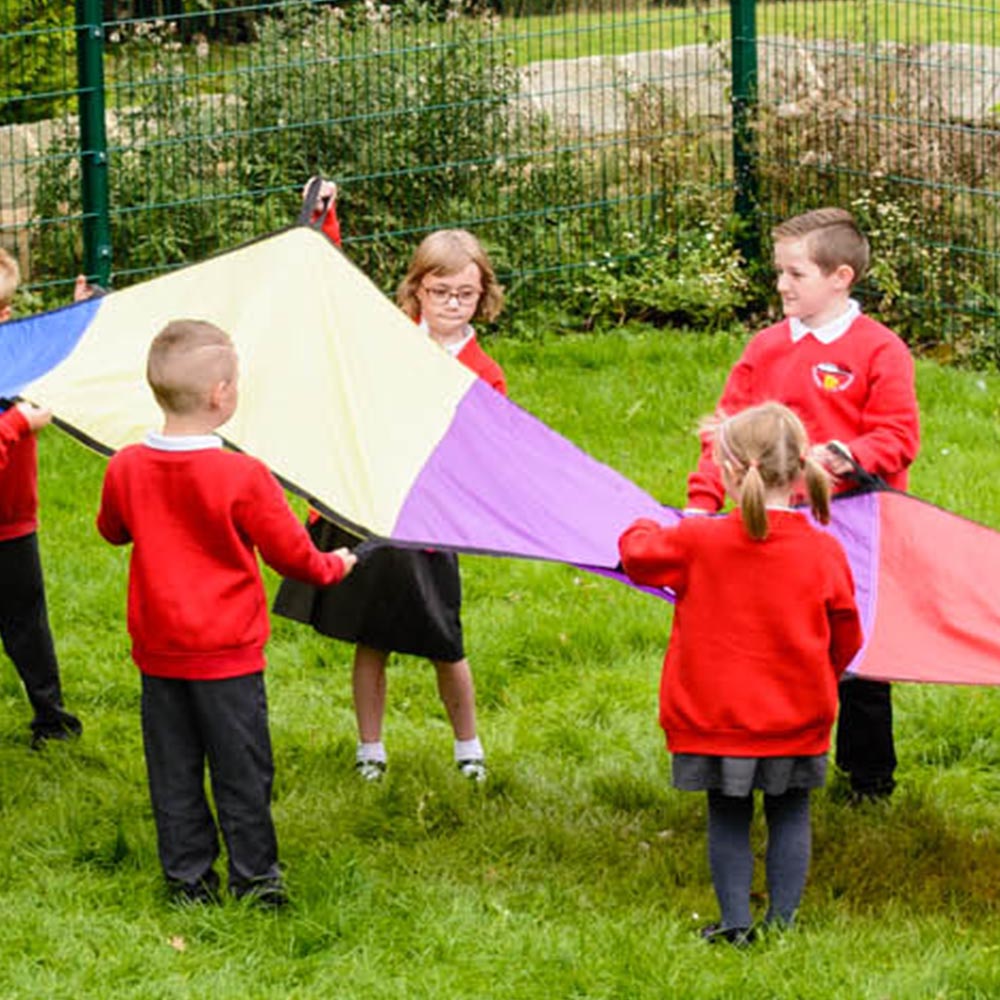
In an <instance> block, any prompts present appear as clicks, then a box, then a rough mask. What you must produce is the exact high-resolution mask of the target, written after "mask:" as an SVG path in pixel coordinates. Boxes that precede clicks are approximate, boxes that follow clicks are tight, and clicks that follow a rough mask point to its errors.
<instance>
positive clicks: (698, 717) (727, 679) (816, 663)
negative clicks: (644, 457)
mask: <svg viewBox="0 0 1000 1000" xmlns="http://www.w3.org/2000/svg"><path fill="white" fill-rule="evenodd" d="M768 522H769V525H770V531H769V534H768V537H767V538H766V539H765V540H764V541H762V542H759V541H754V540H753V539H751V538H750V536H749V535H748V534H747V532H746V529H745V528H744V527H743V522H742V520H741V515H740V512H739V511H738V510H734V511H731V512H730V513H729V514H728V515H726V516H724V517H711V518H709V517H692V518H688V519H686V520H683V521H681V522H680V523H679V524H677V525H675V526H674V527H671V528H664V527H660V526H659V525H658V524H656V523H655V522H654V521H650V520H645V519H643V520H639V521H636V522H635V524H633V525H632V526H631V527H630V528H628V530H627V531H625V533H624V534H623V535H622V536H621V538H620V539H619V542H618V546H619V550H620V552H621V557H622V564H623V566H624V567H625V571H626V573H628V575H629V577H630V578H631V579H632V580H635V581H636V582H637V583H643V584H649V585H652V586H656V587H670V588H672V589H673V590H674V592H675V593H676V595H677V608H676V610H675V612H674V623H673V629H672V631H671V634H670V643H669V646H668V648H667V654H666V658H665V660H664V663H663V675H662V679H661V683H660V724H661V725H662V726H663V729H664V731H665V732H666V734H667V746H668V748H669V749H670V751H671V752H672V753H698V754H711V755H713V756H731V757H783V756H800V755H814V754H822V753H825V752H826V751H827V750H828V749H829V746H830V728H831V726H832V725H833V720H834V717H835V715H836V711H837V680H838V678H839V677H840V675H841V673H843V671H844V669H845V668H846V667H847V665H848V664H849V663H850V661H851V659H852V658H853V656H854V654H855V653H856V652H857V651H858V650H859V649H860V648H861V624H860V620H859V617H858V611H857V607H856V605H855V602H854V581H853V579H852V577H851V570H850V567H849V566H848V563H847V557H846V555H845V554H844V550H843V549H842V548H841V547H840V544H839V543H838V542H837V541H836V539H834V538H833V536H832V535H829V534H828V533H827V532H825V531H820V530H818V529H817V528H815V527H813V526H812V525H811V524H810V523H809V521H808V520H807V519H806V517H805V515H804V514H800V513H798V512H795V511H777V510H770V511H768Z"/></svg>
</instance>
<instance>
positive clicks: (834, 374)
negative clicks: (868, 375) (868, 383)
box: [812, 361, 854, 392]
mask: <svg viewBox="0 0 1000 1000" xmlns="http://www.w3.org/2000/svg"><path fill="white" fill-rule="evenodd" d="M812 374H813V381H814V382H815V383H816V385H818V386H819V387H820V388H821V389H823V390H824V391H826V392H843V391H844V390H845V389H846V388H847V387H848V386H849V385H850V384H851V383H852V382H853V381H854V372H852V371H851V370H850V369H849V368H841V367H840V365H835V364H834V363H833V362H832V361H821V362H820V363H819V364H818V365H813V370H812Z"/></svg>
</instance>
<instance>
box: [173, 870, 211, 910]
mask: <svg viewBox="0 0 1000 1000" xmlns="http://www.w3.org/2000/svg"><path fill="white" fill-rule="evenodd" d="M170 897H171V899H173V901H174V902H175V903H220V902H222V896H221V894H220V893H219V876H218V874H216V872H215V871H214V870H210V871H209V872H208V874H207V875H204V876H203V877H202V878H200V879H198V880H197V881H196V882H173V881H171V882H170Z"/></svg>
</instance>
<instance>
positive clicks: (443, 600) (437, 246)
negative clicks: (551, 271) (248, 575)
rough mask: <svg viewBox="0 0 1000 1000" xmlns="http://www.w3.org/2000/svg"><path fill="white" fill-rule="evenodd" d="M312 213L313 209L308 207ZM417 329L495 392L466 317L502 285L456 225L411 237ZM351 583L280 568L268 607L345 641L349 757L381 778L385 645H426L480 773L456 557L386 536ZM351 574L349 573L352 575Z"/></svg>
mask: <svg viewBox="0 0 1000 1000" xmlns="http://www.w3.org/2000/svg"><path fill="white" fill-rule="evenodd" d="M335 196H336V187H335V186H334V185H333V184H332V183H330V182H325V184H324V186H323V187H322V188H321V189H320V192H319V198H318V199H317V201H318V203H319V204H321V205H322V208H321V210H320V212H321V214H322V223H321V224H322V228H323V230H324V232H326V234H327V235H328V236H329V237H330V238H331V239H332V240H333V241H334V242H335V243H338V244H339V243H340V225H339V222H338V221H337V215H336V198H335ZM314 221H320V218H319V216H317V217H316V218H315V219H314ZM396 301H397V303H398V304H399V306H400V308H402V309H403V311H404V312H405V313H406V314H407V315H408V316H410V317H411V318H412V319H413V320H414V322H416V323H417V325H418V329H419V330H420V331H421V332H422V333H424V334H425V335H426V336H428V337H430V338H431V339H432V340H433V341H434V342H435V343H436V344H438V345H439V346H440V347H441V348H442V349H443V350H445V351H447V352H448V353H449V354H451V355H452V356H453V357H454V358H456V360H458V361H460V362H461V363H462V364H464V365H465V366H466V367H467V368H469V369H471V370H472V371H473V372H475V374H476V375H478V376H479V377H480V378H481V379H483V380H484V381H485V382H487V383H488V384H489V385H490V386H492V387H493V388H494V389H496V390H497V391H498V392H501V393H503V394H504V395H506V393H507V385H506V381H505V379H504V373H503V370H502V369H501V368H500V366H499V365H498V364H497V363H496V362H495V361H494V360H493V359H492V358H491V357H490V356H489V355H488V354H487V353H486V352H485V351H484V350H483V349H482V347H480V346H479V343H478V341H477V339H476V331H475V329H474V328H473V326H472V321H473V320H483V321H489V320H492V319H494V318H495V317H496V316H497V315H498V314H499V312H500V309H501V307H502V305H503V290H502V289H501V287H500V285H499V284H498V282H497V280H496V275H495V273H494V271H493V266H492V264H491V263H490V260H489V257H488V256H487V254H486V251H485V250H484V249H483V247H482V245H481V244H480V243H479V241H478V240H477V239H476V238H475V237H474V236H473V235H472V234H471V233H469V232H466V231H465V230H463V229H442V230H438V231H437V232H433V233H431V234H430V235H429V236H427V237H426V238H425V239H424V240H423V242H422V243H421V244H420V245H419V246H418V247H417V249H416V251H415V252H414V254H413V257H412V259H411V261H410V266H409V268H408V270H407V272H406V277H405V278H404V279H403V281H402V283H401V284H400V286H399V289H398V291H397V294H396ZM310 533H311V534H312V537H313V540H314V541H315V542H316V544H317V545H318V546H319V547H320V548H321V549H323V550H325V551H330V550H333V549H337V548H341V547H345V546H346V547H351V546H353V545H356V544H357V543H358V541H359V539H358V538H357V537H355V536H353V535H350V534H349V533H347V532H345V531H344V530H343V529H342V528H340V527H337V526H336V525H333V524H331V523H330V522H328V521H325V520H323V519H322V518H319V517H318V516H314V517H313V518H312V522H311V525H310ZM347 583H348V585H347V586H346V587H345V585H344V584H341V585H339V586H338V587H329V588H318V587H312V586H309V585H307V584H301V583H298V582H296V581H292V580H285V581H284V582H283V583H282V585H281V589H280V590H279V592H278V597H277V600H276V602H275V607H274V610H275V611H276V612H277V613H278V614H281V615H284V616H286V617H288V618H293V619H295V620H297V621H302V622H305V623H307V624H309V625H312V627H313V628H314V629H315V630H316V631H317V632H320V633H322V634H323V635H328V636H331V637H333V638H335V639H341V640H344V641H346V642H353V643H354V666H353V675H352V686H353V694H354V710H355V716H356V719H357V725H358V745H357V751H356V755H355V768H356V770H357V773H358V775H359V776H360V777H361V778H362V779H364V780H366V781H379V780H381V779H382V777H383V775H384V773H385V770H386V763H387V755H386V750H385V745H384V743H383V742H382V721H383V717H384V715H385V699H386V665H387V663H388V660H389V655H390V653H392V652H397V653H408V654H410V655H413V656H420V657H425V658H426V659H428V660H430V661H431V663H432V664H433V665H434V669H435V671H436V674H437V687H438V693H439V695H440V698H441V701H442V703H443V704H444V707H445V710H446V712H447V714H448V719H449V722H450V723H451V727H452V730H453V733H454V755H455V763H456V766H457V768H458V770H459V771H460V772H461V774H463V775H464V776H465V777H466V778H468V779H469V780H471V781H476V782H479V781H483V780H484V779H485V778H486V762H485V754H484V752H483V747H482V744H481V742H480V740H479V736H478V732H477V729H476V700H475V687H474V684H473V679H472V671H471V669H470V667H469V661H468V659H467V658H466V655H465V645H464V642H463V637H462V621H461V605H462V590H461V579H460V577H459V570H458V559H457V557H456V556H455V555H454V554H453V553H450V552H439V551H433V550H420V551H415V550H412V549H397V548H391V547H383V548H379V549H376V550H375V551H373V552H372V553H371V554H370V555H368V556H367V557H366V558H365V559H363V560H361V561H360V562H359V563H358V565H357V567H356V569H355V570H354V572H353V573H352V574H351V576H350V578H349V580H348V581H347ZM351 584H353V585H351Z"/></svg>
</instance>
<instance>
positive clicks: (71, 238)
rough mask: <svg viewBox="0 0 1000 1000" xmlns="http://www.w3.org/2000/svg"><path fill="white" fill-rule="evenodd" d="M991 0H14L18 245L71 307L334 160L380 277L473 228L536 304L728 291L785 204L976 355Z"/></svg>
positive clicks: (199, 254)
mask: <svg viewBox="0 0 1000 1000" xmlns="http://www.w3.org/2000/svg"><path fill="white" fill-rule="evenodd" d="M997 6H998V3H997V0H988V2H979V3H968V2H961V3H960V2H944V0H936V2H932V0H927V2H924V0H905V2H896V3H890V2H885V0H770V2H768V0H757V2H753V0H731V2H730V3H706V2H701V0H689V2H683V0H674V2H668V0H658V2H647V0H642V2H639V0H592V2H589V3H588V2H586V0H514V2H510V0H496V2H495V3H494V4H493V5H492V6H488V7H475V8H473V7H469V6H467V5H465V4H463V3H461V2H458V0H401V2H394V3H391V4H384V5H380V4H378V3H376V2H375V0H361V2H356V0H351V2H347V3H325V2H316V0H283V2H261V3H249V2H248V3H242V4H240V3H235V2H218V3H216V4H215V6H214V8H213V7H210V6H208V5H206V4H203V3H199V4H194V3H190V2H182V0H136V2H131V3H129V2H124V0H121V2H111V0H105V2H104V3H101V2H99V0H98V2H88V0H79V2H78V3H77V5H76V10H75V11H74V10H72V9H68V10H67V9H66V8H67V7H69V5H65V4H54V3H40V2H38V0H0V122H2V123H3V124H2V125H0V243H2V244H4V245H6V246H8V247H9V248H11V249H13V250H14V251H15V252H16V253H17V255H18V257H19V260H20V262H21V265H22V270H23V272H24V274H25V277H26V286H27V288H28V291H29V302H30V301H31V300H30V296H31V295H34V296H35V297H36V299H37V301H38V302H39V303H42V302H44V303H46V304H51V303H53V302H56V301H63V300H65V298H66V296H67V295H68V283H69V282H70V281H71V280H72V278H73V275H74V274H75V273H76V272H77V271H79V270H87V271H88V273H90V275H91V276H92V277H93V278H95V279H97V280H100V281H104V282H106V281H111V282H113V284H114V285H115V286H116V287H120V286H124V285H126V284H129V283H131V282H134V281H137V280H141V279H143V278H145V277H148V276H151V275H154V274H157V273H160V272H162V271H163V270H166V269H169V268H172V267H176V266H180V265H182V264H184V263H187V262H190V261H192V260H198V259H202V258H204V257H205V256H208V255H209V254H211V253H214V252H216V251H218V250H220V249H224V248H226V247H229V246H233V245H235V244H237V243H239V242H242V241H244V240H246V239H250V238H253V237H255V236H258V235H260V234H262V233H264V232H268V231H271V230H273V229H275V228H278V227H280V226H283V225H285V224H287V223H288V222H290V221H291V220H293V219H294V218H295V215H296V214H297V211H298V207H299V198H300V191H301V188H302V185H303V183H304V181H305V179H306V178H307V177H308V176H310V175H311V174H314V173H322V174H324V175H325V176H328V177H332V178H334V179H335V180H337V182H338V184H339V186H340V191H341V196H340V209H341V216H342V219H343V223H344V230H345V234H346V239H345V247H346V249H347V252H348V253H350V255H351V256H352V258H354V259H355V260H356V261H357V262H358V264H359V265H360V266H361V267H362V268H364V269H365V270H366V271H368V272H369V273H370V274H372V276H373V277H374V278H375V279H376V280H377V281H378V282H379V283H380V284H382V285H383V287H386V288H391V287H392V286H393V284H394V282H395V281H396V280H397V279H398V278H399V276H400V273H401V271H402V270H403V268H404V266H405V260H406V257H407V256H408V254H409V252H410V250H411V249H412V247H413V246H414V244H415V243H416V241H417V240H418V239H419V237H420V236H421V235H422V234H424V233H425V232H427V231H429V230H431V229H434V228H438V227H442V226H464V227H467V228H470V229H473V230H474V231H475V232H476V233H477V235H479V236H480V237H481V238H482V239H483V240H484V242H485V243H486V244H487V246H488V247H489V249H490V251H491V254H492V255H493V256H494V257H495V258H496V262H497V264H498V266H499V270H500V271H501V273H502V274H503V276H504V278H505V281H506V283H507V285H508V287H509V288H511V289H512V290H513V291H515V292H516V293H520V294H522V295H524V296H527V297H536V298H539V299H544V298H545V297H546V296H555V297H557V298H558V299H559V301H561V302H563V303H566V302H571V303H572V302H576V303H577V304H579V305H580V308H587V307H588V301H587V300H588V298H589V299H592V298H593V297H595V296H596V297H600V296H601V295H606V296H610V297H612V298H613V297H614V296H620V295H621V294H622V287H623V283H626V282H627V281H628V280H632V281H633V284H634V285H636V284H638V285H642V284H647V285H648V284H651V283H655V281H656V277H657V274H658V273H659V271H658V270H657V268H660V269H662V270H663V273H664V275H665V277H666V278H670V277H672V276H673V275H675V274H676V273H686V274H689V275H697V273H698V272H699V270H701V271H703V272H705V273H706V274H707V275H708V276H709V277H710V278H713V277H715V278H720V281H719V282H718V283H716V284H713V282H712V281H711V280H709V281H707V282H702V285H703V290H702V293H701V294H702V295H703V296H704V298H705V299H706V302H705V303H703V305H704V307H705V309H706V310H708V309H710V307H711V306H712V304H713V300H715V301H718V299H719V296H720V294H721V293H720V292H719V288H721V287H722V286H723V285H725V284H726V281H725V278H726V276H727V275H729V274H731V273H732V271H731V267H730V265H731V264H732V260H733V257H732V252H731V248H732V246H733V245H734V244H735V245H736V246H738V247H740V248H741V249H742V250H743V252H744V253H745V254H748V255H750V256H755V257H760V258H762V259H763V260H766V258H767V256H768V254H769V247H768V244H767V232H768V229H769V227H770V225H771V224H772V223H774V222H775V221H777V220H778V219H780V218H781V217H784V216H787V215H789V214H793V213H794V212H797V211H801V210H804V209H806V208H810V207H815V206H816V205H819V204H840V205H845V206H846V207H849V208H851V209H852V210H854V211H855V213H856V214H857V215H858V217H859V220H860V221H861V223H862V225H863V226H865V227H866V228H867V230H868V231H869V234H870V236H871V237H872V242H873V246H874V250H875V262H876V263H875V267H874V269H873V272H872V275H871V276H870V278H869V280H868V282H867V285H866V289H865V290H866V292H867V294H868V296H869V297H870V298H871V300H872V304H873V305H875V306H876V307H877V308H878V310H879V311H880V313H882V314H884V315H885V316H886V318H887V319H889V320H891V321H893V322H894V323H895V324H896V325H897V326H899V327H900V328H901V330H902V332H904V333H909V334H910V336H911V339H913V340H915V341H924V342H926V343H928V344H929V343H934V344H944V345H946V347H947V350H948V351H950V352H953V353H954V352H955V351H960V352H962V351H964V352H965V353H969V347H968V345H969V344H970V343H972V341H975V342H976V347H975V351H974V353H976V354H977V357H978V356H979V355H981V354H983V352H984V351H986V352H987V353H988V349H992V348H989V345H992V344H993V343H994V341H995V339H996V338H995V327H996V320H997V316H998V311H1000V310H998V305H1000V264H998V260H1000V248H998V233H997V198H998V191H1000V183H998V173H1000V160H998V157H997V155H996V153H997V152H998V150H997V144H998V129H997V109H998V108H1000V67H998V64H997V54H998V52H1000V47H998V39H997V32H998V24H1000V19H998V16H997ZM87 21H90V22H92V23H90V24H89V25H86V24H85V22H87ZM78 25H84V26H83V27H80V26H78ZM733 25H735V26H736V27H735V31H734V30H733ZM78 43H79V44H78ZM95 53H96V55H95ZM88 60H89V61H88ZM734 105H735V106H736V108H737V118H736V124H737V127H739V126H740V124H741V123H746V124H747V125H748V127H749V131H748V132H747V133H746V135H745V136H744V140H745V141H744V142H742V143H741V142H738V141H737V142H735V143H734V116H733V107H734ZM744 111H745V112H746V115H745V117H744ZM81 122H82V130H81ZM737 138H738V137H737ZM734 145H735V148H736V162H735V163H734V152H733V150H734ZM741 152H742V153H743V154H744V155H745V162H744V163H743V164H742V165H741V163H740V155H741ZM738 196H742V202H741V201H740V198H739V197H738ZM734 205H736V206H737V207H739V208H740V211H741V213H742V215H743V218H736V219H735V220H734ZM649 259H652V260H653V261H654V263H655V264H656V268H648V267H647V268H646V269H645V270H640V271H639V272H638V273H632V272H630V271H629V268H628V262H630V261H642V260H649ZM602 281H603V282H604V284H602ZM609 288H610V289H611V291H609V290H608V289H609ZM574 291H575V292H576V293H578V297H577V298H576V299H574V298H573V293H574ZM640 291H642V292H643V293H644V294H646V293H648V292H649V290H648V289H640ZM650 294H651V293H650ZM687 294H688V295H689V296H690V294H691V293H690V292H688V293H687ZM626 297H627V296H626ZM648 297H649V295H648V294H647V298H648ZM653 297H654V298H655V296H653ZM746 297H747V296H746V294H745V293H742V298H739V297H737V298H739V301H744V302H745V301H746ZM734 303H736V299H734ZM620 306H621V309H622V312H623V314H624V313H626V312H627V311H628V303H627V302H623V303H621V304H620ZM659 311H660V314H661V315H662V316H663V317H665V318H667V319H669V318H671V300H669V297H667V298H664V295H663V294H661V295H660V310H659ZM654 312H655V310H654ZM706 315H707V312H706Z"/></svg>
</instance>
